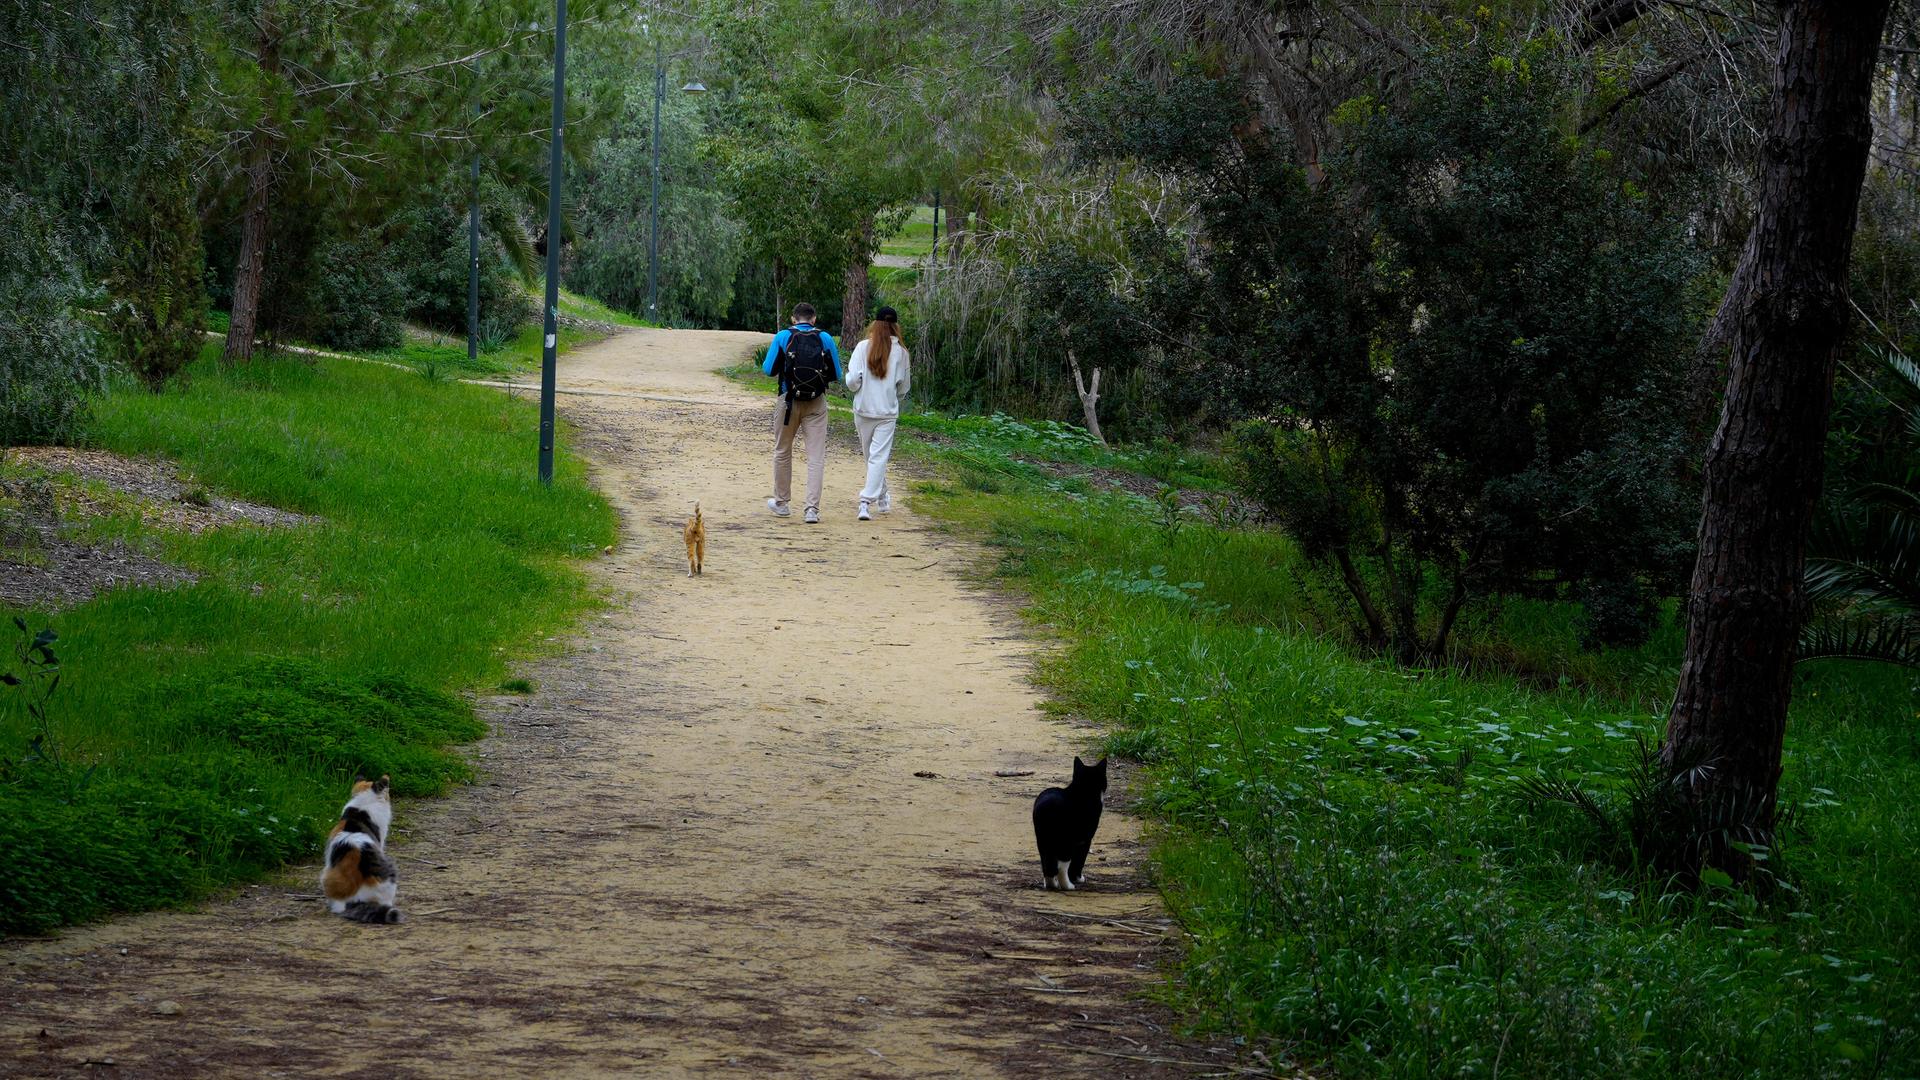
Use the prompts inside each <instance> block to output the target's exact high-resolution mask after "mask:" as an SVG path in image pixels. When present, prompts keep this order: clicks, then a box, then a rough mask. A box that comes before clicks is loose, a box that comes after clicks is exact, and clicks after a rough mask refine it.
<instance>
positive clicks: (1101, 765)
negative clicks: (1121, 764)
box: [1093, 758, 1107, 769]
mask: <svg viewBox="0 0 1920 1080" xmlns="http://www.w3.org/2000/svg"><path fill="white" fill-rule="evenodd" d="M1093 767H1094V768H1096V769H1104V768H1106V767H1107V759H1106V758H1101V759H1100V760H1099V761H1096V762H1094V763H1093Z"/></svg>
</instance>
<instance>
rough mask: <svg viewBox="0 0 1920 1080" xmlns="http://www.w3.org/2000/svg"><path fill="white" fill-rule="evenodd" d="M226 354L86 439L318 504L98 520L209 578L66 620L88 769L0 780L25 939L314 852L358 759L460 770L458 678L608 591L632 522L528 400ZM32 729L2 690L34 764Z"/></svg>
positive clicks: (488, 671) (414, 775)
mask: <svg viewBox="0 0 1920 1080" xmlns="http://www.w3.org/2000/svg"><path fill="white" fill-rule="evenodd" d="M218 352H219V350H218V346H217V345H210V346H208V347H207V349H206V350H205V351H204V352H203V354H202V357H201V359H200V361H198V363H197V364H196V365H195V367H194V368H193V369H192V370H191V375H192V378H191V380H190V382H189V384H188V385H187V386H186V387H185V388H184V390H183V392H180V393H171V394H167V395H164V396H156V395H152V394H147V393H142V392H132V391H130V390H120V391H116V392H112V393H109V394H107V395H106V396H104V397H102V398H101V399H100V401H99V404H98V406H97V408H96V418H95V420H94V423H93V425H92V427H91V429H90V437H91V438H92V439H93V440H94V441H95V442H96V443H97V444H98V445H100V446H102V447H104V448H106V449H110V450H113V451H116V452H119V453H123V454H132V455H153V456H162V457H167V458H171V459H174V460H177V461H179V462H180V464H181V466H182V468H183V471H186V472H189V473H191V474H192V475H193V476H194V477H195V478H196V480H197V481H199V482H200V483H203V484H205V485H207V486H209V487H211V488H212V489H214V490H217V491H220V492H223V493H231V494H233V495H235V496H238V497H242V498H247V499H252V500H256V501H260V502H264V503H268V504H272V505H277V506H282V507H286V508H289V509H293V510H297V511H300V512H303V513H307V514H312V515H315V517H316V518H317V520H315V521H313V522H311V523H308V524H304V525H299V526H292V527H281V528H272V529H267V528H256V527H247V526H234V527H228V528H222V529H214V530H208V531H205V532H201V533H186V532H174V531H165V530H161V529H157V528H155V527H154V526H151V525H148V524H145V523H143V522H141V521H139V520H136V519H134V518H131V517H125V518H115V519H112V520H111V521H108V522H105V523H103V524H102V527H111V528H112V529H114V530H116V532H117V533H118V534H119V535H123V536H125V537H126V539H127V542H129V543H131V544H133V545H135V546H137V547H141V548H145V549H148V550H151V551H153V552H154V553H155V554H157V555H160V556H163V557H165V558H167V559H168V560H169V561H173V562H177V563H180V564H182V565H185V566H186V567H188V568H189V569H191V570H192V571H193V572H194V573H195V574H196V575H197V577H198V580H197V581H196V582H194V583H192V584H189V585H185V586H181V587H177V588H172V589H165V590H154V589H140V588H133V589H118V590H113V591H110V592H107V593H104V594H102V595H100V596H98V597H96V598H95V599H93V600H91V601H89V602H87V603H85V604H82V605H79V606H77V607H74V608H71V609H69V610H66V611H63V612H62V613H61V614H60V615H59V623H58V628H59V631H60V639H59V649H60V653H59V659H60V667H61V672H62V675H63V680H62V683H61V685H60V690H59V693H58V695H56V696H55V697H54V698H53V699H52V703H53V705H54V713H53V722H52V725H51V730H52V732H53V734H54V740H53V742H54V744H55V745H57V747H58V751H59V754H60V756H61V758H62V759H63V760H65V761H67V762H69V763H71V765H72V766H73V767H74V768H73V770H69V772H68V773H67V774H66V775H62V774H60V773H57V772H55V771H53V770H51V769H48V768H43V767H39V766H38V765H31V766H28V765H23V766H21V767H20V768H18V769H16V770H15V771H14V772H13V773H11V774H10V775H9V776H8V777H7V778H4V779H0V860H6V861H8V862H9V863H10V864H12V865H16V866H19V867H21V868H22V874H23V875H24V876H17V877H15V878H14V879H13V884H12V885H11V886H8V885H0V890H5V889H8V888H9V887H11V888H14V889H21V890H31V895H30V896H20V895H17V894H12V893H6V892H0V920H5V923H6V929H7V930H9V931H29V930H39V929H46V928H48V927H51V926H53V925H57V924H58V923H60V922H69V921H78V920H84V919H91V918H96V917H99V916H101V915H104V914H107V913H109V912H113V911H131V910H139V909H142V908H148V907H153V906H157V905H164V904H172V903H178V902H182V901H185V900H190V899H193V898H196V897H200V896H204V895H206V894H207V893H208V892H209V891H210V890H212V889H214V888H217V887H219V886H221V885H224V884H227V883H229V882H231V881H234V880H244V879H248V878H252V877H256V876H258V875H260V874H262V873H265V872H267V871H269V870H271V869H272V868H274V867H277V866H279V865H281V864H283V863H285V862H287V861H289V860H294V859H302V858H310V857H311V856H312V855H313V854H314V853H315V852H316V851H317V850H318V845H319V843H320V839H321V836H322V834H323V833H324V831H325V829H326V828H327V826H328V825H329V824H330V823H331V821H332V820H333V816H334V815H335V814H336V813H337V812H338V810H339V807H340V804H341V802H342V801H344V799H345V797H346V794H347V788H348V784H349V782H350V781H351V780H352V778H353V773H354V772H356V771H369V772H372V771H379V772H388V773H391V774H392V776H393V778H394V782H395V785H396V787H397V788H398V789H399V790H401V791H402V792H407V793H411V794H427V793H431V792H435V791H439V790H443V789H444V788H445V787H446V786H447V785H449V784H451V783H456V782H459V781H460V780H462V779H464V778H466V777H467V776H468V775H469V774H470V766H469V765H468V763H467V760H466V759H465V757H464V756H463V755H460V754H457V753H455V752H452V751H450V750H448V749H447V747H448V746H449V745H450V744H452V743H456V742H461V741H465V740H468V739H471V738H474V737H476V736H478V735H479V734H480V733H481V730H482V729H481V726H480V724H479V723H478V722H477V721H476V720H475V719H474V717H473V715H472V714H471V712H470V711H469V709H468V708H467V706H465V705H464V704H462V703H461V702H460V701H459V700H458V699H457V698H455V697H453V696H450V695H451V693H452V692H454V691H457V690H459V689H461V688H463V687H473V686H481V687H485V686H493V685H497V684H498V683H499V682H500V681H501V680H502V679H503V678H505V677H507V675H508V671H507V664H508V662H509V661H510V660H511V659H513V658H514V657H515V656H516V654H522V653H523V652H524V650H525V649H526V648H528V645H527V643H529V642H537V641H539V640H541V639H542V638H543V636H544V635H545V634H547V633H550V632H552V631H553V630H555V629H557V628H558V627H559V626H561V625H564V623H565V621H566V620H567V619H569V618H570V617H571V616H573V615H574V614H575V613H577V612H578V611H580V610H581V609H582V608H583V607H584V606H586V605H588V604H590V603H591V602H592V598H591V595H590V594H589V592H588V590H587V589H586V588H585V583H584V581H583V579H582V577H581V575H580V574H579V573H578V572H577V571H576V570H574V569H573V568H571V567H570V566H569V565H568V560H571V559H576V558H582V557H586V556H588V555H590V554H592V553H594V552H597V551H599V550H600V548H601V547H603V546H605V545H606V544H608V543H611V542H612V540H613V538H614V532H615V522H614V518H613V514H612V512H611V511H610V510H609V509H608V508H607V506H606V504H605V502H604V501H603V500H601V499H600V497H599V496H598V495H596V494H595V493H594V492H593V491H592V489H591V488H590V487H589V486H588V484H587V482H586V477H585V469H584V466H583V465H582V463H581V462H580V461H579V459H577V458H574V457H572V456H570V455H567V454H565V453H564V452H563V453H562V454H561V456H560V459H559V462H558V474H557V476H556V479H555V483H554V484H553V486H552V487H551V488H549V487H546V486H545V485H542V484H540V483H539V482H538V480H537V479H536V477H535V476H534V470H533V468H532V462H531V459H530V457H529V455H528V453H527V452H526V447H527V443H526V436H525V433H526V432H529V431H532V430H534V428H535V426H536V423H535V421H536V417H535V416H534V405H533V403H532V402H530V401H528V400H525V399H512V398H508V397H505V396H503V395H501V394H499V393H498V392H497V391H494V390H489V389H485V388H480V387H471V386H463V385H459V384H457V383H451V382H438V383H429V382H427V381H425V380H422V379H420V378H418V377H417V376H415V375H413V374H411V373H408V372H404V371H396V370H393V369H391V368H388V367H383V366H380V365H374V364H363V363H355V362H351V361H335V360H321V361H318V362H317V363H314V364H270V365H256V366H253V367H251V368H242V369H237V370H234V371H223V370H221V369H220V368H219V366H218V363H217V360H218ZM422 433H431V435H432V437H431V438H423V437H422ZM565 445H567V442H566V440H565V439H564V437H563V441H562V446H563V447H564V446H565ZM450 506H457V507H459V508H460V512H459V513H457V514H450V513H447V510H446V508H447V507H450ZM44 621H46V620H44V619H43V618H40V617H37V616H36V617H34V618H33V619H32V621H31V622H30V623H29V625H41V624H42V623H43V622H44ZM36 733H37V729H36V726H35V724H34V721H33V719H32V718H31V717H30V716H29V715H28V713H27V712H26V711H25V709H24V708H23V707H22V703H21V702H20V701H19V700H17V699H15V698H14V697H13V696H12V695H10V694H8V693H7V692H5V691H0V759H4V760H7V761H11V762H22V761H23V760H24V759H26V758H27V757H28V751H29V748H30V747H31V746H32V745H33V742H32V740H33V737H34V735H35V734H36ZM42 745H45V744H44V743H43V744H42ZM75 770H77V771H75ZM89 770H90V776H89V779H88V780H87V782H86V783H85V785H84V787H80V788H78V789H77V790H76V784H75V782H74V778H75V777H76V776H78V775H80V774H82V773H86V772H87V771H89ZM403 812H404V808H403Z"/></svg>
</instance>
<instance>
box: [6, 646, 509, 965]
mask: <svg viewBox="0 0 1920 1080" xmlns="http://www.w3.org/2000/svg"><path fill="white" fill-rule="evenodd" d="M167 689H168V691H170V694H177V695H178V696H179V697H180V698H181V700H183V701H185V702H186V703H187V705H186V707H185V708H184V709H183V710H182V711H181V712H180V713H179V714H178V715H176V716H170V717H166V716H163V717H162V718H160V722H159V724H157V725H156V727H155V729H154V730H152V731H150V732H148V733H147V737H148V738H149V739H153V740H156V741H158V742H159V743H160V744H161V745H165V746H168V747H170V748H178V747H192V748H193V750H192V751H191V752H190V753H187V754H181V753H179V752H177V751H176V752H175V753H172V754H167V755H163V756H162V758H161V759H160V760H159V761H156V762H148V763H145V764H144V767H141V768H138V769H134V770H128V769H126V768H125V767H124V766H121V767H112V766H109V767H107V768H106V769H104V770H100V772H99V774H98V779H97V780H96V781H95V782H93V783H88V784H86V785H84V786H81V787H78V788H76V787H75V786H74V785H73V783H72V782H71V780H70V779H69V778H68V777H66V776H63V775H62V773H63V772H71V771H72V770H73V769H74V766H72V765H63V763H61V762H59V761H58V760H57V759H48V758H46V756H45V754H44V752H42V753H41V759H40V760H39V761H35V760H32V759H28V760H25V761H23V762H22V763H21V764H19V765H16V766H14V767H13V768H11V769H9V770H8V773H7V777H6V781H5V783H0V852H4V853H5V854H6V855H7V857H8V859H9V860H11V861H12V862H13V864H14V865H16V866H19V867H21V869H22V871H23V875H24V876H20V877H16V878H14V879H13V881H12V882H11V883H9V884H6V885H0V898H4V900H5V901H6V902H5V903H0V932H4V933H9V934H19V933H37V932H43V931H46V930H51V929H53V928H55V927H58V926H60V925H63V924H66V923H74V922H85V921H88V920H90V919H94V918H98V917H100V916H102V915H105V914H107V913H109V912H113V911H135V910H139V909H141V908H146V907H153V906H157V905H161V904H167V903H174V902H178V901H180V900H183V899H187V898H189V897H191V896H193V895H195V894H196V893H197V892H198V891H199V889H200V888H202V887H203V885H202V882H204V881H206V879H207V876H208V874H209V871H210V870H211V869H212V868H213V867H218V872H219V873H222V874H237V875H246V876H252V875H255V874H258V873H261V872H263V871H266V870H269V869H271V868H273V867H274V866H277V865H279V864H280V863H283V862H287V861H290V860H293V859H297V858H301V857H303V856H308V855H311V854H312V852H313V851H314V850H315V849H316V848H317V846H318V844H319V842H320V837H321V835H322V834H323V833H324V831H325V829H326V822H327V820H328V815H329V814H330V813H331V812H333V811H335V810H337V809H338V805H339V804H340V803H341V802H344V801H345V797H346V790H347V785H346V783H345V782H344V780H337V781H336V782H335V783H334V784H333V785H332V786H331V787H321V786H318V785H315V784H313V783H312V782H311V781H312V780H317V779H319V778H322V777H349V776H352V775H355V774H356V773H357V774H361V775H369V776H375V775H379V774H381V773H385V772H391V773H392V775H393V777H394V789H395V791H396V792H398V793H401V794H415V795H428V794H436V793H438V792H440V791H443V790H445V788H446V787H447V785H448V784H450V783H454V782H458V781H462V780H465V779H467V778H468V777H469V776H470V775H471V770H470V768H469V767H468V766H467V764H466V762H465V760H464V759H463V758H461V757H460V756H459V755H457V754H454V753H451V752H449V751H447V750H445V749H443V747H444V746H445V745H446V744H448V743H451V742H466V741H468V740H471V739H474V738H478V737H479V736H480V735H482V734H484V733H485V725H483V724H481V723H480V722H479V721H478V720H476V719H475V718H474V716H473V713H472V710H471V709H470V708H469V707H468V706H466V705H465V704H464V703H462V702H461V701H460V700H459V699H457V698H454V697H451V696H449V695H446V694H442V693H438V692H434V691H429V690H423V689H421V688H419V687H416V686H414V685H412V684H410V683H408V682H407V681H405V680H404V679H400V678H395V677H391V676H386V677H364V676H352V675H336V674H332V673H329V672H327V671H326V670H324V669H323V668H322V667H321V666H320V665H318V664H315V663H312V662H306V661H294V660H277V661H275V660H269V661H262V662H258V663H254V664H250V665H246V666H244V667H242V668H240V669H239V670H236V671H233V672H231V673H228V674H226V675H225V676H222V677H220V678H218V679H216V680H215V681H213V682H212V683H210V684H209V683H206V682H203V681H201V680H199V679H191V680H183V681H181V682H180V683H177V684H176V685H173V686H171V687H168V688H167ZM41 745H42V744H40V743H35V744H34V746H35V747H36V748H37V747H39V746H41ZM31 752H32V751H31V750H30V753H31ZM98 768H99V766H98V765H97V764H96V765H95V766H94V767H93V768H92V769H89V771H88V776H89V777H90V778H92V777H93V776H94V770H95V769H98ZM309 778H311V779H309Z"/></svg>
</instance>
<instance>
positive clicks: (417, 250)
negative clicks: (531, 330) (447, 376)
mask: <svg viewBox="0 0 1920 1080" xmlns="http://www.w3.org/2000/svg"><path fill="white" fill-rule="evenodd" d="M451 195H452V193H451V192H448V193H446V196H447V197H443V198H441V199H438V200H435V201H433V202H429V203H426V204H423V205H420V206H415V207H412V208H410V209H408V210H405V211H403V212H402V213H401V214H400V215H399V216H398V217H396V218H395V219H394V222H393V225H394V228H395V230H396V231H397V233H398V238H397V239H396V240H395V241H394V243H393V244H392V246H391V247H390V248H389V249H388V260H389V262H390V263H391V264H392V265H393V266H395V267H396V268H398V272H399V273H400V274H401V275H402V279H403V280H404V282H405V289H406V295H405V300H404V306H405V310H406V314H407V318H409V319H412V320H413V321H415V322H419V323H424V324H426V325H427V326H431V327H433V328H435V329H437V330H444V331H446V332H447V333H450V334H457V335H461V336H465V334H466V332H467V285H468V262H469V254H470V249H469V244H468V234H467V209H466V205H465V203H464V201H463V200H461V199H456V198H452V197H451ZM483 215H484V216H486V217H487V218H488V219H489V221H493V220H495V219H496V218H497V217H498V213H497V210H495V209H493V208H483ZM496 224H497V222H496ZM506 224H508V225H509V226H511V225H512V223H511V222H508V223H506ZM534 314H535V310H534V303H533V299H532V298H531V297H530V296H529V295H528V294H527V289H526V286H525V284H524V283H523V282H522V281H521V280H520V277H519V275H518V273H516V271H515V269H514V266H513V262H512V259H511V258H510V257H509V255H508V253H507V252H506V251H505V250H504V248H503V245H502V244H501V242H500V240H499V238H498V234H497V232H496V231H495V229H494V228H493V227H491V226H489V224H488V223H487V222H483V223H482V226H481V234H480V326H479V337H480V341H481V342H482V343H483V344H484V345H486V346H487V347H493V346H497V345H498V344H500V343H501V342H504V341H505V340H506V339H508V338H510V337H512V336H513V334H514V331H515V330H517V329H519V327H520V324H522V323H524V322H526V321H527V320H529V319H531V318H533V316H534Z"/></svg>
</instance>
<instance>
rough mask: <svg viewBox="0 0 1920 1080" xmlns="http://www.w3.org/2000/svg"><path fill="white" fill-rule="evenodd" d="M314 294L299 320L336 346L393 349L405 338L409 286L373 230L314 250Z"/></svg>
mask: <svg viewBox="0 0 1920 1080" xmlns="http://www.w3.org/2000/svg"><path fill="white" fill-rule="evenodd" d="M314 259H315V262H316V271H315V275H314V282H313V294H312V299H311V301H310V302H309V304H308V305H307V310H306V312H305V313H304V314H305V318H304V319H300V320H296V323H295V325H296V327H299V326H301V324H302V323H304V324H305V325H304V329H305V331H306V334H307V336H310V337H312V338H313V339H314V340H315V341H318V342H320V343H321V344H324V345H331V346H333V347H334V348H336V349H390V348H393V347H394V346H396V345H399V344H400V342H401V340H402V337H403V335H402V333H401V319H402V316H403V315H404V314H405V312H406V302H407V286H406V280H405V278H404V277H403V276H402V273H401V272H400V271H399V270H398V269H396V267H395V264H394V261H393V259H392V257H391V256H390V255H389V253H388V252H387V251H385V250H383V249H382V247H381V245H380V244H379V242H378V239H377V237H375V236H374V235H373V234H371V233H369V232H361V233H356V234H354V235H351V236H347V237H342V238H337V239H333V240H329V241H327V242H325V243H323V244H322V245H321V246H320V247H319V249H318V250H317V251H315V253H314Z"/></svg>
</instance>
